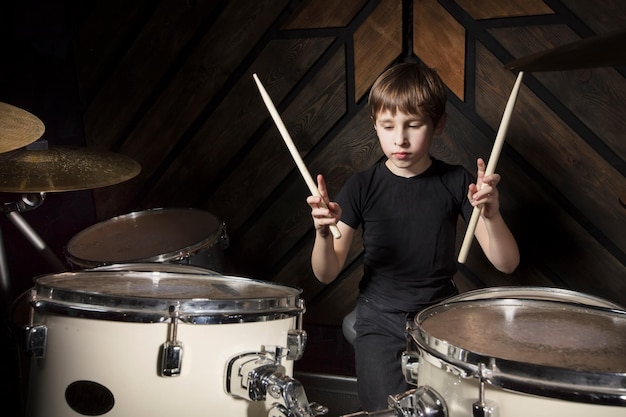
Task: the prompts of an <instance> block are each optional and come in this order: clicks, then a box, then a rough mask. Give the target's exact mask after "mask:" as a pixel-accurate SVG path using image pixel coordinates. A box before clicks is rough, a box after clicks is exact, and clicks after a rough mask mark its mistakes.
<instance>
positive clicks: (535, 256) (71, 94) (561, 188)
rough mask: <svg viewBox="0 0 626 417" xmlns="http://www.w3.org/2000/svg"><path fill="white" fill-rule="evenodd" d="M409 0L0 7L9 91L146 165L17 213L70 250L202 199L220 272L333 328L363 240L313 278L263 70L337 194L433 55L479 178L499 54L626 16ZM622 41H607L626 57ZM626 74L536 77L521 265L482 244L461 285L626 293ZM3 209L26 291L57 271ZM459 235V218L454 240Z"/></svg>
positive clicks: (457, 142)
mask: <svg viewBox="0 0 626 417" xmlns="http://www.w3.org/2000/svg"><path fill="white" fill-rule="evenodd" d="M404 3H405V4H404V8H403V1H401V0H382V1H377V0H347V1H332V0H309V1H304V0H303V1H297V0H254V1H218V0H212V1H209V0H177V1H174V0H162V1H156V0H134V1H127V0H107V1H85V2H82V1H79V0H75V1H69V0H68V1H61V0H54V1H53V0H50V1H28V2H12V3H11V4H5V5H4V7H3V13H2V30H3V35H4V36H3V39H2V44H3V55H4V58H3V64H2V79H1V80H0V81H1V82H2V84H1V86H2V89H1V90H0V100H1V101H4V102H8V103H10V104H13V105H16V106H18V107H22V108H24V109H26V110H28V111H30V112H32V113H34V114H35V115H37V116H38V117H40V118H41V119H42V121H43V122H44V123H45V125H46V133H45V134H44V136H43V139H47V140H48V142H49V143H50V145H51V146H55V145H67V144H71V145H79V146H87V147H91V148H95V149H101V150H111V151H114V152H119V153H122V154H125V155H128V156H130V157H132V158H133V159H135V160H136V161H138V162H139V163H140V164H141V166H142V171H141V173H140V175H138V176H137V177H136V178H134V179H132V180H130V181H127V182H124V183H121V184H118V185H115V186H110V187H106V188H102V189H98V190H94V191H76V192H67V193H49V194H48V196H47V200H46V203H44V205H43V206H42V207H40V208H38V209H37V210H35V211H33V212H28V213H24V217H25V218H26V219H27V220H28V221H29V222H31V223H32V225H33V227H34V228H35V230H37V231H38V232H39V233H40V234H41V235H42V237H43V238H44V239H45V240H46V241H47V242H48V243H49V244H50V246H51V248H52V249H53V250H54V251H55V252H56V253H57V254H58V256H59V257H62V256H63V253H64V252H63V251H64V247H65V245H67V242H68V241H69V239H70V238H71V237H72V236H73V235H74V234H76V233H78V232H79V231H80V230H83V229H84V228H86V227H88V226H90V225H92V224H94V223H96V222H99V221H103V220H106V219H109V218H111V217H113V216H117V215H120V214H126V213H129V212H133V211H140V210H145V209H150V208H155V207H184V208H187V207H193V208H197V209H201V210H206V211H208V212H209V213H212V214H213V215H215V216H216V217H218V218H219V219H221V220H223V221H224V222H225V223H226V225H227V231H228V234H229V236H230V242H231V246H230V248H228V249H227V250H225V256H226V258H227V268H226V271H225V272H226V273H228V274H233V275H243V276H249V277H253V278H256V279H262V280H268V281H273V282H278V283H284V284H290V285H296V286H298V287H300V288H302V289H303V297H304V299H305V301H306V304H307V313H306V314H305V323H306V326H309V327H310V328H311V329H312V337H311V339H312V343H313V346H316V344H317V346H318V347H319V345H324V344H325V342H326V339H325V338H327V337H328V334H327V333H323V332H320V331H319V328H327V329H329V330H330V332H331V334H335V336H331V337H330V340H335V339H340V336H338V337H337V336H336V334H340V330H338V329H340V326H341V321H342V319H343V317H344V316H345V315H346V314H347V313H348V312H350V311H351V309H352V308H353V306H354V303H355V300H356V297H357V284H358V280H359V278H360V274H361V241H360V240H359V239H356V241H355V242H354V245H353V248H352V251H351V253H350V255H349V259H348V262H347V264H346V267H345V270H344V271H343V273H342V274H341V276H340V277H339V278H338V279H337V280H336V282H334V283H332V284H330V285H327V286H323V285H321V284H319V283H318V282H317V281H316V280H315V278H314V277H313V275H312V273H311V269H310V264H309V255H310V251H311V246H312V242H313V229H312V222H311V219H310V216H309V208H308V206H307V205H306V203H305V198H306V196H307V195H308V194H309V192H308V189H307V187H306V185H305V183H304V181H303V180H302V178H301V176H300V174H299V172H298V171H297V169H296V167H295V164H294V163H293V161H292V159H291V157H290V155H289V153H288V151H287V148H286V147H285V145H284V143H283V141H282V139H281V137H280V135H279V133H278V131H277V129H276V127H275V126H274V124H273V122H272V120H271V119H270V118H269V115H268V112H267V110H266V108H265V107H264V105H263V103H262V101H261V99H260V96H259V93H258V91H257V89H256V86H255V84H254V82H253V79H252V74H253V73H257V74H258V75H259V77H260V79H261V81H262V82H263V83H264V85H265V87H266V88H267V90H268V91H269V94H270V95H271V96H272V98H273V100H274V102H275V103H276V105H277V107H278V108H279V111H280V113H281V115H282V117H283V120H284V122H285V124H286V126H287V128H288V129H289V131H290V133H291V136H292V137H293V139H294V141H295V143H296V146H297V147H298V149H299V150H300V153H301V155H302V157H303V158H304V161H305V163H306V164H307V166H308V167H309V170H310V171H311V173H312V174H313V175H315V174H316V173H323V174H324V175H325V176H326V178H327V182H328V184H329V187H330V193H331V195H335V194H336V193H337V191H338V190H339V188H340V187H341V186H342V184H343V183H344V181H345V180H346V179H347V178H348V177H349V176H350V175H351V174H352V173H354V172H355V171H359V170H362V169H364V168H366V167H369V166H371V165H372V164H373V163H375V162H376V161H378V160H379V159H380V158H381V157H382V153H381V151H380V149H379V146H378V142H377V139H376V137H375V135H374V131H373V128H372V126H371V121H370V120H369V116H368V111H367V107H366V96H367V92H368V90H369V88H370V86H371V84H372V82H373V80H374V79H375V77H376V76H377V75H378V74H380V73H381V72H382V71H383V70H384V69H386V68H387V67H389V66H390V65H392V64H393V63H394V62H401V61H406V60H419V61H422V62H424V63H426V64H428V65H430V66H433V67H435V68H437V70H438V71H439V73H440V74H441V76H442V78H443V79H444V82H445V83H446V85H447V86H448V88H449V104H448V108H447V111H448V124H447V128H446V129H445V131H444V133H443V134H442V135H441V136H440V137H437V138H436V141H435V146H434V149H433V154H434V155H435V156H436V157H438V158H440V159H443V160H445V161H448V162H452V163H458V164H462V165H464V166H465V167H467V168H468V169H469V170H471V171H473V172H474V171H475V160H476V158H477V157H483V158H485V159H488V158H489V153H490V151H491V147H492V144H493V140H494V138H495V136H496V132H497V129H498V126H499V123H500V119H501V116H502V112H503V110H504V106H505V103H506V100H507V99H508V97H509V94H510V92H511V89H512V86H513V83H514V81H515V77H516V74H515V73H513V72H511V71H508V70H505V69H504V68H503V66H504V64H506V63H508V62H510V61H512V60H514V59H516V58H520V57H524V56H527V55H529V54H532V53H534V52H539V51H545V50H548V49H551V48H554V47H557V46H560V45H564V44H568V43H571V42H575V41H578V40H581V39H584V38H588V37H591V36H594V35H602V34H606V33H608V32H610V31H613V30H616V29H620V28H623V27H624V25H625V24H626V2H620V1H612V0H545V1H539V0H524V1H522V0H515V1H513V0H512V1H507V2H502V1H500V0H481V1H474V0H457V1H453V0H414V1H413V2H412V3H410V2H406V1H405V2H404ZM410 9H412V13H413V16H412V20H411V19H408V18H407V10H410ZM403 12H404V14H403ZM403 16H404V18H403ZM403 21H404V22H407V21H409V22H411V23H410V26H406V25H405V26H403ZM411 35H412V36H411ZM625 48H626V46H624V47H622V48H620V50H615V51H613V52H614V53H615V54H616V55H618V54H619V55H624V54H626V49H625ZM580 60H581V61H584V60H585V56H580ZM625 75H626V72H625V68H623V67H618V68H612V67H609V68H588V69H580V70H570V71H558V72H541V73H539V72H537V73H527V74H526V75H525V77H524V82H523V86H522V88H521V92H520V95H519V98H518V102H517V105H516V108H515V111H514V113H513V117H512V120H511V125H510V129H509V133H508V135H507V139H506V143H505V146H504V149H503V151H502V155H501V156H500V159H499V162H498V168H497V172H499V173H500V174H501V175H502V177H503V180H502V182H501V185H500V187H499V189H500V193H501V203H502V212H503V215H504V217H505V218H506V220H507V221H508V223H509V225H510V227H511V229H512V230H513V232H514V234H515V236H516V237H517V239H518V241H519V244H520V249H521V255H522V261H521V265H520V267H519V268H518V269H517V271H516V272H515V273H513V274H511V275H504V274H501V273H498V272H497V271H495V270H494V269H493V268H492V267H491V266H490V265H489V264H488V263H487V262H486V260H485V258H484V256H483V255H482V253H481V251H480V250H479V248H478V246H477V245H476V244H474V246H473V247H472V249H471V252H470V255H469V258H468V260H467V262H466V263H465V264H463V265H459V272H458V274H457V276H456V280H457V283H458V286H459V287H460V289H461V290H462V291H467V290H470V289H475V288H482V287H489V286H502V285H525V286H547V287H559V288H567V289H572V290H575V291H580V292H584V293H588V294H592V295H595V296H599V297H603V298H607V299H609V300H612V301H614V302H617V303H620V304H622V305H626V279H625V278H626V256H625V251H626V208H625V207H624V206H622V205H621V204H620V201H619V197H620V195H621V196H624V194H625V193H626V177H625V173H626V164H625V163H624V157H625V155H626V141H625V140H624V132H625V131H626V122H625V120H626V118H625V117H624V116H625V114H624V112H625V110H624V109H625V108H626V82H625V80H624V76H625ZM2 196H3V197H4V198H5V200H10V199H11V198H14V197H15V196H12V195H8V196H7V195H4V194H3V195H2ZM1 220H2V223H0V225H1V226H2V230H3V235H4V238H5V241H7V243H6V246H7V248H6V251H7V258H8V264H9V268H10V271H11V276H12V287H11V291H12V295H13V296H15V295H16V294H19V293H20V292H21V291H23V290H25V289H26V288H28V287H29V286H30V285H31V283H32V278H33V277H34V276H36V275H37V274H40V273H48V272H51V271H50V266H49V265H47V264H46V262H45V261H43V260H42V258H41V256H40V255H39V254H38V253H37V252H36V251H35V250H34V249H33V248H32V247H31V246H30V245H29V244H28V242H26V241H25V240H24V238H23V237H22V236H21V235H20V234H19V233H17V232H16V231H15V230H14V229H15V228H14V227H13V226H12V225H11V224H10V223H8V222H7V221H6V219H1ZM464 232H465V225H464V224H463V223H461V224H459V246H460V240H461V238H462V237H463V234H464ZM316 326H318V327H316ZM333 332H334V333H333ZM326 365H329V363H328V362H326ZM331 365H332V364H331ZM321 366H322V367H323V366H324V364H322V365H321ZM339 372H341V371H339Z"/></svg>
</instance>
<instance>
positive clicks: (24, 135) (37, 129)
mask: <svg viewBox="0 0 626 417" xmlns="http://www.w3.org/2000/svg"><path fill="white" fill-rule="evenodd" d="M44 130H45V128H44V125H43V122H42V121H41V120H39V118H37V117H36V116H34V115H33V114H31V113H29V112H27V111H26V110H22V109H20V108H18V107H15V106H12V105H10V104H7V103H2V102H0V153H3V152H8V151H12V150H14V149H18V148H21V147H23V146H26V145H28V144H30V143H33V142H34V141H36V140H37V139H39V138H40V137H41V135H43V132H44Z"/></svg>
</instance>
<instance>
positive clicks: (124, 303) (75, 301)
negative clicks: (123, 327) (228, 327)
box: [30, 270, 304, 324]
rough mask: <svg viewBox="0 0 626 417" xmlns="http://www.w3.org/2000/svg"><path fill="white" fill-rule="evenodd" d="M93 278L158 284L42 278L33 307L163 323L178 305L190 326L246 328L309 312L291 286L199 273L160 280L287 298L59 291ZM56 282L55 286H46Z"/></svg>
mask: <svg viewBox="0 0 626 417" xmlns="http://www.w3.org/2000/svg"><path fill="white" fill-rule="evenodd" d="M90 274H93V275H92V277H89V278H90V279H98V278H102V279H104V280H106V279H107V278H110V277H120V276H121V277H122V278H130V277H135V278H137V277H139V278H142V279H150V280H154V279H155V277H156V275H155V274H154V273H153V272H147V271H101V270H84V271H75V272H63V273H58V274H46V275H40V276H38V277H36V278H35V286H34V288H33V289H31V293H32V296H31V300H30V304H31V305H32V306H33V308H34V309H35V311H36V312H40V313H47V312H48V313H53V314H58V315H64V316H69V317H78V318H90V319H98V320H111V321H125V322H140V323H160V322H166V321H170V320H171V319H172V317H173V315H172V313H170V307H171V306H176V307H177V310H178V311H177V313H176V317H177V318H178V319H179V320H180V321H181V322H183V323H188V324H223V323H243V322H255V321H267V320H279V319H282V318H287V317H292V316H295V315H297V314H298V313H301V312H303V311H304V307H303V304H302V303H300V302H299V300H300V295H301V293H302V290H301V289H300V288H298V287H295V286H291V285H283V284H277V283H272V282H267V281H261V280H256V279H252V278H246V277H238V276H229V275H221V274H215V275H211V274H196V273H189V274H187V273H182V274H181V273H178V272H176V273H173V272H158V278H168V279H176V278H181V279H183V278H184V279H189V278H190V277H194V276H195V277H198V278H199V280H204V279H208V278H212V279H220V280H221V279H223V280H229V281H232V280H235V281H237V282H239V283H243V284H247V283H250V284H255V285H257V284H258V285H263V286H271V287H276V288H278V287H280V288H281V289H284V290H285V291H284V294H282V295H279V296H271V297H241V298H233V299H211V298H207V297H202V298H201V297H179V298H154V297H146V296H129V295H115V294H108V293H102V292H98V291H97V290H86V291H85V290H75V289H68V288H60V287H55V286H54V282H57V283H58V282H59V281H58V280H60V279H61V280H63V279H66V280H67V279H72V278H73V277H77V276H89V275H90ZM45 281H53V282H47V283H46V282H45Z"/></svg>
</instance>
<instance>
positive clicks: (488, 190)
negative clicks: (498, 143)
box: [467, 158, 500, 219]
mask: <svg viewBox="0 0 626 417" xmlns="http://www.w3.org/2000/svg"><path fill="white" fill-rule="evenodd" d="M476 165H477V166H478V175H477V176H476V178H477V181H476V184H470V186H469V192H468V193H467V198H468V199H469V201H470V203H471V204H472V206H474V207H476V206H481V205H482V207H483V210H482V213H481V215H482V216H483V217H485V218H487V219H489V218H491V217H493V216H494V215H496V214H497V213H498V212H499V211H500V199H499V196H498V188H497V185H498V183H499V182H500V175H499V174H496V173H493V174H490V175H485V170H486V169H487V166H486V164H485V161H483V159H482V158H478V160H477V162H476Z"/></svg>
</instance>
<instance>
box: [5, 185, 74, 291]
mask: <svg viewBox="0 0 626 417" xmlns="http://www.w3.org/2000/svg"><path fill="white" fill-rule="evenodd" d="M45 198H46V194H45V193H39V194H23V195H22V200H21V201H18V202H9V203H4V205H3V206H2V207H0V211H1V212H4V213H6V214H7V217H8V219H9V220H11V222H12V223H13V224H14V225H15V227H17V228H18V230H19V231H20V232H22V234H23V235H24V236H25V237H26V239H27V240H28V241H29V242H30V243H31V244H32V245H33V246H34V247H35V249H37V250H38V251H39V252H40V253H41V254H42V255H43V256H44V257H45V258H46V259H47V260H48V262H50V264H51V265H52V266H53V267H54V268H55V270H56V271H57V272H63V271H67V268H66V266H65V264H63V262H61V260H60V259H59V258H58V257H57V256H56V255H55V254H54V252H52V250H51V249H50V248H49V247H48V245H47V244H46V242H44V241H43V239H42V238H41V237H40V236H39V235H38V234H37V232H35V230H34V229H33V228H32V227H31V226H30V224H28V222H27V221H26V219H24V217H22V215H21V214H20V212H23V211H30V210H34V209H36V208H37V207H39V206H40V205H41V204H43V201H44V199H45ZM0 279H1V285H2V288H1V289H2V291H3V292H4V293H5V294H8V292H9V287H10V286H9V273H8V268H7V262H6V253H5V251H4V245H3V241H2V234H1V233H0Z"/></svg>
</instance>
